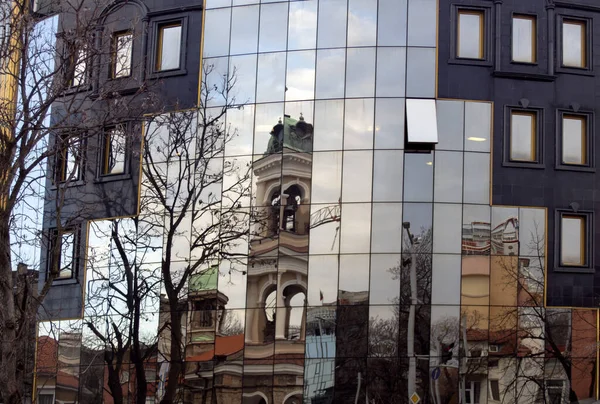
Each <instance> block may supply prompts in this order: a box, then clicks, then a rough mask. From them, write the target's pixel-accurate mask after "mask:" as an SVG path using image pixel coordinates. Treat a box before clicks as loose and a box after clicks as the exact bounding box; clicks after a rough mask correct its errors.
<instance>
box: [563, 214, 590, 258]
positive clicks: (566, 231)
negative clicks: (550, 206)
mask: <svg viewBox="0 0 600 404" xmlns="http://www.w3.org/2000/svg"><path fill="white" fill-rule="evenodd" d="M586 229H587V226H586V217H585V216H578V215H567V214H564V215H562V216H561V219H560V233H561V234H560V264H561V265H563V266H585V265H586V264H587V262H586V233H587V230H586Z"/></svg>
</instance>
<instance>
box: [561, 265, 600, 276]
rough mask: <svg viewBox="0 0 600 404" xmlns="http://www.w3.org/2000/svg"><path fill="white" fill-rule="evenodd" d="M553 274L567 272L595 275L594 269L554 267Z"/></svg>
mask: <svg viewBox="0 0 600 404" xmlns="http://www.w3.org/2000/svg"><path fill="white" fill-rule="evenodd" d="M554 272H568V273H572V274H573V273H577V274H593V273H596V269H595V268H590V267H560V266H559V267H554Z"/></svg>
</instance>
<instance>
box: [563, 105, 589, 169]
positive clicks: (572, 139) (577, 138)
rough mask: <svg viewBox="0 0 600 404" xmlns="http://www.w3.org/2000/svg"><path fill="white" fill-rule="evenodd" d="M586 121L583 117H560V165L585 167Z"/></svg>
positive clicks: (586, 162)
mask: <svg viewBox="0 0 600 404" xmlns="http://www.w3.org/2000/svg"><path fill="white" fill-rule="evenodd" d="M587 160H588V159H587V119H586V117H585V116H577V115H563V117H562V163H563V164H574V165H587V164H588V161H587Z"/></svg>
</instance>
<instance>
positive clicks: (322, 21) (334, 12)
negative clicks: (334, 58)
mask: <svg viewBox="0 0 600 404" xmlns="http://www.w3.org/2000/svg"><path fill="white" fill-rule="evenodd" d="M347 12H348V1H347V0H328V1H320V2H319V16H320V17H321V18H319V29H318V32H319V39H318V41H317V47H318V48H319V49H321V48H341V47H344V46H346V22H347V20H348V15H347ZM323 16H326V18H323Z"/></svg>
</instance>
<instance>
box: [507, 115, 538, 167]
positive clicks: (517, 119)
mask: <svg viewBox="0 0 600 404" xmlns="http://www.w3.org/2000/svg"><path fill="white" fill-rule="evenodd" d="M536 121H537V114H536V113H535V112H525V111H511V113H510V159H511V160H516V161H536V160H537V153H536V152H537V145H536V142H537V139H536V133H537V128H536V126H537V125H536Z"/></svg>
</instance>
